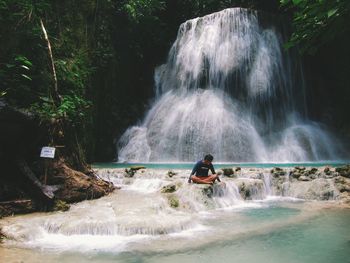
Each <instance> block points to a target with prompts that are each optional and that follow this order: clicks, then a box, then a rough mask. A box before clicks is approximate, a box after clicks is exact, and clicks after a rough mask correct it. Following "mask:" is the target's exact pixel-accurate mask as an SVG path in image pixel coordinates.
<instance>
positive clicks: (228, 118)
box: [118, 8, 341, 162]
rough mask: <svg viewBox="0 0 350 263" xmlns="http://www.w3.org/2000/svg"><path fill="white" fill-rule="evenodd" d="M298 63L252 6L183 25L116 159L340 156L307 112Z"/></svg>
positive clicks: (311, 158) (281, 159)
mask: <svg viewBox="0 0 350 263" xmlns="http://www.w3.org/2000/svg"><path fill="white" fill-rule="evenodd" d="M264 24H267V23H264ZM297 65H298V63H297V62H296V61H295V59H292V58H291V56H290V54H288V52H286V51H285V50H283V37H282V35H281V34H280V33H279V32H278V30H277V29H276V28H275V27H274V26H272V25H271V26H269V25H264V26H263V25H261V23H259V16H258V13H257V12H255V11H251V10H247V9H242V8H232V9H226V10H223V11H221V12H217V13H214V14H211V15H207V16H204V17H201V18H196V19H192V20H189V21H187V22H185V23H183V24H182V25H181V26H180V28H179V31H178V36H177V39H176V41H175V42H174V44H173V46H172V48H171V50H170V52H169V56H168V60H167V62H166V64H164V65H161V66H159V67H158V68H156V70H155V83H156V84H155V94H156V98H155V102H154V104H153V106H152V107H151V109H150V111H149V112H148V113H147V115H146V118H145V119H144V120H143V122H142V124H141V125H140V126H133V127H130V128H129V129H128V130H127V131H126V132H125V133H124V135H123V136H122V137H121V138H120V140H119V143H118V158H119V159H118V160H119V161H127V162H147V161H151V162H159V161H165V162H169V161H177V162H179V161H193V160H196V159H199V158H201V157H202V156H203V154H205V153H208V152H210V153H212V154H213V155H214V156H215V160H216V161H222V162H271V161H276V162H298V161H318V160H330V159H333V160H334V159H339V158H340V157H339V153H340V152H341V150H340V147H339V146H337V142H336V140H335V139H334V138H332V136H331V135H330V133H329V132H327V131H326V130H325V128H324V127H323V126H321V125H320V124H317V123H315V122H312V121H310V120H309V119H308V118H307V117H306V116H307V114H306V112H307V111H306V106H305V96H304V93H305V92H304V85H303V78H302V74H301V71H300V70H298V66H297Z"/></svg>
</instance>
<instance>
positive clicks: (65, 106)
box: [31, 94, 91, 126]
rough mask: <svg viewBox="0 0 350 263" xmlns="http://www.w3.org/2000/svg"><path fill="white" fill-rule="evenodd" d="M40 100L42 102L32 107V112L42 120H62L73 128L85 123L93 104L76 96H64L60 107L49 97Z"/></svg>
mask: <svg viewBox="0 0 350 263" xmlns="http://www.w3.org/2000/svg"><path fill="white" fill-rule="evenodd" d="M40 99H41V101H40V102H36V103H34V104H33V105H32V106H31V111H33V112H34V113H36V114H37V115H38V116H40V118H41V120H43V121H51V120H53V119H62V120H64V121H66V122H70V123H72V125H73V126H75V125H77V124H82V123H83V122H84V120H85V118H86V114H87V111H88V109H89V108H90V107H91V102H89V101H87V100H85V99H83V98H81V96H77V95H75V94H72V95H64V96H62V101H61V104H60V105H59V106H58V107H56V106H55V104H54V103H53V101H52V99H50V98H48V97H41V98H40Z"/></svg>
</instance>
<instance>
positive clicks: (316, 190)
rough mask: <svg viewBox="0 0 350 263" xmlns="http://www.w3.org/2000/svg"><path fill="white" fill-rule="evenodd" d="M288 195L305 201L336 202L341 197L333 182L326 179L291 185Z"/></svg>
mask: <svg viewBox="0 0 350 263" xmlns="http://www.w3.org/2000/svg"><path fill="white" fill-rule="evenodd" d="M288 194H289V195H290V196H292V197H296V198H301V199H305V200H334V199H337V198H338V197H339V191H338V190H337V188H336V186H335V185H334V184H333V182H332V180H329V179H324V178H318V179H315V180H312V181H303V182H302V181H298V182H295V183H291V184H290V188H289V192H288Z"/></svg>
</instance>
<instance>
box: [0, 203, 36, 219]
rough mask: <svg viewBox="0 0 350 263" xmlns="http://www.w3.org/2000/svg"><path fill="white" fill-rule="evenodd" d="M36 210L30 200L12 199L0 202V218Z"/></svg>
mask: <svg viewBox="0 0 350 263" xmlns="http://www.w3.org/2000/svg"><path fill="white" fill-rule="evenodd" d="M35 211H38V209H37V208H36V206H35V204H34V203H33V201H32V200H27V199H26V200H12V201H5V202H0V218H1V217H5V216H11V215H18V214H27V213H31V212H35Z"/></svg>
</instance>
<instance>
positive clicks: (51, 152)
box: [40, 147, 56, 158]
mask: <svg viewBox="0 0 350 263" xmlns="http://www.w3.org/2000/svg"><path fill="white" fill-rule="evenodd" d="M55 151H56V148H54V147H43V148H41V153H40V157H43V158H55Z"/></svg>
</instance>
